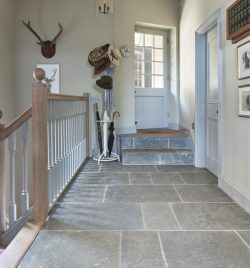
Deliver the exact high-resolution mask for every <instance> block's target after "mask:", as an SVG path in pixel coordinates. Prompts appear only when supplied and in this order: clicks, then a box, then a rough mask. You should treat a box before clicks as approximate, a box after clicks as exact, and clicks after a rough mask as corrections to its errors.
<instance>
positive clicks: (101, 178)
mask: <svg viewBox="0 0 250 268" xmlns="http://www.w3.org/2000/svg"><path fill="white" fill-rule="evenodd" d="M84 184H91V185H93V184H96V185H108V184H129V174H128V173H96V174H94V173H85V174H79V176H78V177H77V180H76V181H75V182H74V185H84Z"/></svg>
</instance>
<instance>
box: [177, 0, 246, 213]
mask: <svg viewBox="0 0 250 268" xmlns="http://www.w3.org/2000/svg"><path fill="white" fill-rule="evenodd" d="M233 2H234V1H233V0H226V1H225V0H210V1H206V0H183V1H182V12H181V21H180V66H181V69H180V103H181V124H182V125H184V126H186V127H188V128H190V127H191V124H192V122H194V120H195V31H196V29H197V28H198V27H200V26H201V25H202V24H203V23H204V22H205V21H206V20H207V19H208V18H209V17H210V16H211V15H212V14H213V12H214V11H215V10H216V9H218V8H221V14H222V25H221V26H222V54H223V63H222V64H223V68H224V72H223V77H222V79H223V92H222V114H221V117H222V144H221V146H222V156H221V157H222V159H221V160H222V172H221V174H220V185H221V186H222V187H223V189H224V190H225V191H227V192H228V193H229V194H230V195H231V196H232V197H233V198H234V199H235V200H237V201H238V202H240V203H241V205H243V206H244V207H245V208H246V209H247V210H248V211H250V165H249V159H250V120H249V119H248V118H241V117H238V92H239V89H238V86H239V85H246V84H250V80H249V79H245V80H241V81H240V80H238V71H237V46H238V45H240V44H242V43H243V42H246V41H247V40H249V39H250V38H249V37H248V38H247V39H244V40H242V41H241V42H239V43H237V44H232V42H231V41H228V40H226V15H225V14H226V9H227V7H229V6H230V5H231V4H232V3H233Z"/></svg>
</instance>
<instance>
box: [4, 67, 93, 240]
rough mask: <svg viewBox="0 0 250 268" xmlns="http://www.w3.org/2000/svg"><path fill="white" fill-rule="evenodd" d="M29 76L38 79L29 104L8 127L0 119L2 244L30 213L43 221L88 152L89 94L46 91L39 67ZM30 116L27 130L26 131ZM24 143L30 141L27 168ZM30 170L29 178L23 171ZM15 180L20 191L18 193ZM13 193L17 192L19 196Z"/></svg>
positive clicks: (13, 233)
mask: <svg viewBox="0 0 250 268" xmlns="http://www.w3.org/2000/svg"><path fill="white" fill-rule="evenodd" d="M34 77H35V79H36V80H37V82H36V83H35V84H34V85H33V87H32V107H30V108H29V109H28V110H27V111H25V112H24V113H23V114H22V115H21V116H19V117H18V118H17V119H16V120H15V121H14V122H13V123H11V124H10V125H9V126H8V127H4V125H2V124H0V242H2V243H3V244H8V243H9V242H10V241H11V240H12V239H13V237H14V236H15V235H16V234H17V232H18V231H19V230H20V229H21V228H22V226H24V224H25V223H26V222H27V221H28V220H29V219H32V221H33V222H39V224H41V223H43V222H45V221H46V219H47V217H48V213H49V210H50V209H51V208H52V207H53V205H54V204H55V203H56V202H57V200H58V199H59V198H60V196H61V194H62V193H63V191H64V190H65V189H66V188H67V186H68V184H69V183H70V181H71V180H72V179H73V178H74V176H75V174H76V173H77V171H78V169H79V168H80V167H81V166H82V164H83V162H84V161H85V160H86V159H87V157H88V156H89V94H84V95H83V96H69V95H61V94H51V93H49V92H48V90H47V86H46V85H45V84H43V83H42V80H43V79H44V77H45V73H44V71H43V70H41V69H36V70H35V72H34ZM0 114H1V113H0ZM0 117H1V116H0ZM29 121H32V135H29V134H28V133H29V131H28V127H29ZM17 134H18V135H17ZM30 136H31V137H30ZM17 137H20V138H19V141H20V145H21V152H20V153H21V171H20V170H19V169H18V165H17V164H16V161H15V155H16V148H17ZM7 145H8V146H7ZM7 147H8V149H7ZM18 147H19V146H18ZM27 147H32V155H31V157H30V158H31V159H32V168H31V166H30V162H29V161H28V159H29V157H28V155H27V154H28V152H27ZM6 155H8V159H6ZM7 160H8V161H7ZM6 167H8V168H7V169H6ZM29 170H32V172H31V173H32V176H31V178H29V177H28V175H27V174H28V173H30V172H28V171H29ZM20 181H21V185H22V187H21V193H17V189H16V185H17V183H19V184H20ZM31 188H32V191H31V192H29V190H28V189H31ZM6 194H7V197H6ZM17 194H18V195H21V199H20V200H21V202H18V200H19V198H17ZM30 197H31V198H30ZM7 199H8V202H6V200H7ZM30 200H33V202H31V201H30ZM7 203H8V205H7ZM17 211H20V213H17ZM19 214H20V215H19ZM39 226H40V225H39Z"/></svg>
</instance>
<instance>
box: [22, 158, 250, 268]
mask: <svg viewBox="0 0 250 268" xmlns="http://www.w3.org/2000/svg"><path fill="white" fill-rule="evenodd" d="M249 246H250V215H249V214H247V213H246V212H245V211H244V210H243V209H241V208H240V207H239V206H238V205H237V204H236V203H234V202H233V201H232V200H231V199H230V198H229V197H228V196H227V195H226V194H225V193H224V192H222V191H221V190H220V189H219V188H218V187H217V178H216V177H214V176H213V175H212V174H211V173H209V172H208V171H206V170H204V169H197V168H194V167H192V166H122V165H121V164H120V163H104V164H102V165H100V166H98V165H97V163H96V162H94V161H92V160H89V161H88V162H87V163H86V164H85V165H84V166H83V168H82V169H81V172H80V173H79V174H78V176H77V178H76V179H75V181H74V182H73V183H72V185H71V187H70V188H69V190H67V192H66V193H65V194H64V196H63V197H62V198H61V199H60V200H59V202H58V204H57V205H56V206H55V209H54V211H53V212H52V213H51V214H50V217H49V219H48V221H47V223H46V225H45V226H44V228H43V229H42V231H41V232H40V234H39V235H38V237H37V238H36V240H35V241H34V243H33V245H32V246H31V248H30V250H29V251H28V253H27V254H26V256H25V257H24V259H23V260H22V262H21V264H20V267H24V268H28V267H49V268H51V267H84V268H88V267H102V268H104V267H107V268H113V267H114V268H118V267H123V268H125V267H129V268H130V267H131V268H137V267H138V268H139V267H153V268H158V267H170V268H172V267H173V268H176V267H185V268H189V267H190V268H196V267H211V268H215V267H241V268H248V267H249V263H250V251H249Z"/></svg>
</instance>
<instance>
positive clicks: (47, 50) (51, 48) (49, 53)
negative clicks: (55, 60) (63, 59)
mask: <svg viewBox="0 0 250 268" xmlns="http://www.w3.org/2000/svg"><path fill="white" fill-rule="evenodd" d="M22 23H23V24H24V26H25V27H26V28H27V29H28V30H29V31H31V32H32V33H33V34H34V35H35V36H36V38H37V39H38V40H39V42H37V44H38V45H40V46H41V51H42V54H43V56H44V57H45V58H48V59H49V58H52V57H53V56H54V55H55V53H56V41H57V39H58V38H59V36H60V35H61V34H62V31H63V27H62V25H61V24H60V23H58V26H59V32H58V34H57V35H56V36H55V37H54V39H53V40H52V41H49V40H47V41H43V40H42V38H41V37H40V36H39V35H38V34H37V32H36V31H35V30H34V29H33V28H32V27H31V25H30V21H28V22H27V23H25V21H22Z"/></svg>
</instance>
